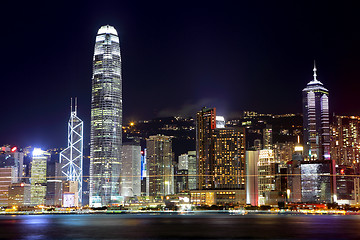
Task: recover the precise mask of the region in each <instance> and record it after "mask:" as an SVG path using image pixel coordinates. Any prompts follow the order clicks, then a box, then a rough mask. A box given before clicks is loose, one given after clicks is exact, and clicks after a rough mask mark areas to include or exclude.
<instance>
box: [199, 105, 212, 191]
mask: <svg viewBox="0 0 360 240" xmlns="http://www.w3.org/2000/svg"><path fill="white" fill-rule="evenodd" d="M215 129H216V108H210V109H209V108H203V109H201V111H199V112H198V113H197V114H196V159H197V184H198V187H197V189H199V190H202V189H212V188H213V187H214V181H213V173H214V169H213V154H214V153H213V151H214V149H213V146H212V144H213V139H212V138H213V136H214V135H213V131H214V130H215Z"/></svg>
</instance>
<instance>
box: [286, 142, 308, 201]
mask: <svg viewBox="0 0 360 240" xmlns="http://www.w3.org/2000/svg"><path fill="white" fill-rule="evenodd" d="M303 151H304V148H303V146H302V145H300V140H299V138H298V143H297V144H296V145H295V147H294V154H293V155H292V159H291V161H288V162H287V189H286V195H287V201H288V202H292V203H299V202H301V195H302V192H301V162H302V161H303V160H304V157H303Z"/></svg>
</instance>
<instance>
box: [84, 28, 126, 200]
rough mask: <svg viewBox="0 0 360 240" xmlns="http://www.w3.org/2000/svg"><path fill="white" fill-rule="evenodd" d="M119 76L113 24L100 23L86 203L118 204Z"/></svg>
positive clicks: (120, 128)
mask: <svg viewBox="0 0 360 240" xmlns="http://www.w3.org/2000/svg"><path fill="white" fill-rule="evenodd" d="M121 142H122V78H121V56H120V44H119V37H118V34H117V31H116V30H115V28H114V27H112V26H109V25H106V26H102V27H101V28H100V29H99V31H98V32H97V35H96V43H95V50H94V57H93V77H92V98H91V136H90V206H96V207H99V206H105V205H113V204H114V205H118V204H120V200H121V198H120V186H119V185H120V171H121V169H120V164H121Z"/></svg>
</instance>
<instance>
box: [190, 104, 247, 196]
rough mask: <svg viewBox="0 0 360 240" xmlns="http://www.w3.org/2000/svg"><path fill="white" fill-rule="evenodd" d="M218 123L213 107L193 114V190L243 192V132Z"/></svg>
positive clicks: (238, 128)
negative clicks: (194, 119)
mask: <svg viewBox="0 0 360 240" xmlns="http://www.w3.org/2000/svg"><path fill="white" fill-rule="evenodd" d="M216 120H217V121H216ZM219 121H223V122H225V120H223V117H221V118H217V117H216V109H215V108H212V109H208V108H203V109H202V110H201V111H199V112H198V113H197V115H196V153H197V167H198V168H197V170H198V172H197V177H198V178H197V179H198V188H197V189H199V190H204V189H245V171H246V167H245V130H244V128H242V127H225V126H224V125H223V124H219ZM217 126H220V128H217Z"/></svg>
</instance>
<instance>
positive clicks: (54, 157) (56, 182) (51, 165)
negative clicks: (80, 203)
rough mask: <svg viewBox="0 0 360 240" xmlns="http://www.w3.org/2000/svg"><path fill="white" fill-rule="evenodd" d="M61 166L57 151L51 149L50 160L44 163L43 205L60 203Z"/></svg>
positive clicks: (58, 204)
mask: <svg viewBox="0 0 360 240" xmlns="http://www.w3.org/2000/svg"><path fill="white" fill-rule="evenodd" d="M48 152H50V151H48ZM61 166H62V165H61V163H60V159H59V152H58V151H55V152H54V151H51V158H50V161H48V162H47V165H46V178H47V180H46V197H45V205H47V206H61V204H62V193H63V191H62V187H63V186H62V183H63V175H62V173H61Z"/></svg>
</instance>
